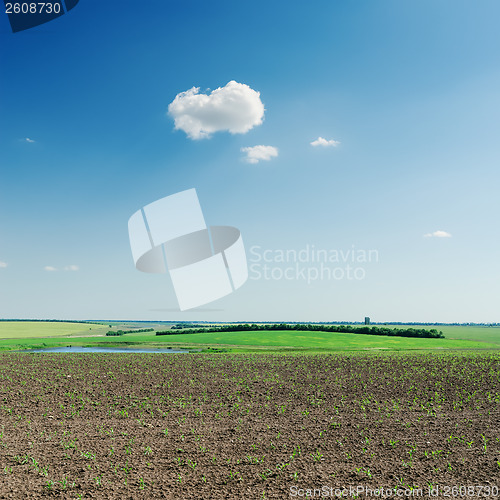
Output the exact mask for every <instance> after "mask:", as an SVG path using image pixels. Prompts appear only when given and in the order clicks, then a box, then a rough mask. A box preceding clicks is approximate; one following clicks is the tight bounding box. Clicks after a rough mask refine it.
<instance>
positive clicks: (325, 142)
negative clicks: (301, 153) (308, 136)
mask: <svg viewBox="0 0 500 500" xmlns="http://www.w3.org/2000/svg"><path fill="white" fill-rule="evenodd" d="M339 144H340V141H335V140H334V139H330V140H327V139H324V138H323V137H318V138H317V139H316V140H315V141H312V142H311V146H314V147H317V146H323V147H325V148H326V147H332V146H333V147H337V146H338V145H339Z"/></svg>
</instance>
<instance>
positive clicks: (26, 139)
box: [24, 137, 36, 143]
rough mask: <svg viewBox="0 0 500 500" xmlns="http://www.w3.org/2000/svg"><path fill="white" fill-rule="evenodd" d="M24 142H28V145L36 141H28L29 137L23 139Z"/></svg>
mask: <svg viewBox="0 0 500 500" xmlns="http://www.w3.org/2000/svg"><path fill="white" fill-rule="evenodd" d="M24 140H25V141H26V142H29V143H33V142H36V141H34V140H33V139H30V138H29V137H25V138H24Z"/></svg>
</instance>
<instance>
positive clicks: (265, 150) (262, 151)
mask: <svg viewBox="0 0 500 500" xmlns="http://www.w3.org/2000/svg"><path fill="white" fill-rule="evenodd" d="M241 152H242V153H246V154H247V155H246V157H245V161H247V162H248V163H259V161H269V160H270V159H271V158H273V157H275V156H278V148H275V147H274V146H262V145H261V146H253V147H248V148H241Z"/></svg>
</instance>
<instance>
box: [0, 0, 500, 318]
mask: <svg viewBox="0 0 500 500" xmlns="http://www.w3.org/2000/svg"><path fill="white" fill-rule="evenodd" d="M499 19H500V3H499V2H498V1H497V0H482V1H481V2H470V1H461V0H442V1H440V2H436V1H435V0H421V1H419V2H402V1H401V0H394V1H392V0H381V1H373V0H359V1H356V2H347V1H344V0H328V1H315V2H312V3H311V2H309V3H306V2H298V1H295V0H292V1H288V2H269V1H260V0H254V1H252V2H251V3H247V2H234V1H216V2H201V1H186V0H183V1H177V2H173V1H168V2H165V1H160V0H151V1H149V2H137V1H136V2H132V1H128V0H127V1H120V2H116V1H104V0H100V1H97V0H80V3H79V4H78V5H77V6H76V7H75V8H74V9H73V10H72V11H70V12H69V13H68V14H66V15H64V16H62V17H60V18H58V19H56V20H54V21H52V22H50V23H47V24H45V25H42V26H39V27H36V28H33V29H30V30H27V31H23V32H19V33H15V34H13V33H11V30H10V26H9V23H8V19H7V17H6V15H5V14H3V15H1V16H0V317H3V318H60V319H136V320H174V321H175V320H222V321H232V320H244V321H247V320H248V321H251V320H255V321H258V320H263V321H334V320H346V321H347V320H357V321H359V320H362V319H363V318H364V316H370V317H371V318H372V320H374V321H441V322H455V321H457V322H467V321H474V322H497V321H500V316H499V304H500V263H499V259H498V258H499V255H500V252H499V250H500V234H499V233H500V228H499V223H498V214H499V212H500V210H499V208H500V195H499V194H500V170H499V167H500V140H499V137H500V32H499V30H498V20H499ZM232 80H234V81H236V82H238V83H242V84H246V85H248V86H249V87H250V88H251V89H253V90H255V91H257V92H260V99H261V100H262V102H263V103H264V106H265V116H264V120H263V123H262V124H261V125H256V126H254V127H253V128H252V129H251V130H249V131H248V132H246V133H241V134H231V133H229V132H224V131H221V132H216V133H214V134H213V135H212V136H211V138H204V139H192V138H189V137H188V135H187V134H186V133H185V132H184V131H182V130H175V129H174V120H173V118H172V116H169V115H168V114H167V108H168V105H169V104H170V103H171V102H172V101H173V100H174V98H175V97H176V95H178V94H179V93H180V92H184V91H187V90H189V89H191V88H192V87H199V88H200V92H206V93H210V92H211V91H212V90H214V89H217V88H219V87H224V86H225V85H226V84H227V83H228V82H229V81H232ZM207 89H210V90H207ZM318 137H323V138H325V139H327V140H335V141H339V142H340V144H338V145H336V146H316V147H314V146H312V145H311V144H310V143H311V142H312V141H314V140H316V139H318ZM28 139H29V140H28ZM256 145H268V146H273V147H275V148H277V150H278V156H277V157H273V158H271V159H269V160H268V161H266V160H263V161H260V162H258V163H253V164H252V163H248V162H246V161H245V160H244V156H245V155H244V153H243V152H242V151H241V148H245V147H253V146H256ZM189 188H196V190H197V192H198V196H199V199H200V202H201V205H202V208H203V211H204V215H205V219H206V220H207V222H208V223H209V224H215V225H232V226H235V227H238V228H239V229H240V230H241V232H242V235H243V241H244V243H245V247H246V249H247V254H248V258H249V261H250V262H249V265H252V264H256V263H255V262H253V261H252V260H251V259H254V258H255V255H254V254H255V253H256V252H257V253H258V252H261V253H262V252H263V251H264V250H296V251H299V250H301V249H304V248H307V246H309V248H312V246H314V247H315V248H316V249H324V250H327V251H331V250H338V251H340V250H342V251H344V252H346V251H347V250H350V249H352V248H353V246H354V248H355V249H361V250H363V249H364V250H375V251H376V252H377V253H378V261H377V262H370V263H364V264H361V267H363V271H364V278H363V279H359V280H356V279H354V280H349V279H347V278H344V279H337V280H332V279H330V280H328V279H324V280H314V281H311V282H310V283H307V280H304V279H292V280H286V279H276V280H265V279H253V278H255V277H256V276H255V273H252V272H251V273H250V276H251V278H252V279H249V281H248V282H247V283H246V284H245V285H244V286H243V287H242V288H241V289H239V290H237V291H236V292H235V293H233V294H231V295H229V296H227V297H225V298H223V299H220V300H218V301H216V302H213V303H211V304H207V305H206V306H205V307H203V308H200V310H196V311H187V312H184V313H181V312H176V309H177V308H178V306H177V302H176V297H175V293H174V291H173V288H172V284H171V282H170V279H169V277H168V276H167V275H153V274H144V273H141V272H139V271H137V270H136V269H135V267H134V264H133V261H132V256H131V252H130V246H129V241H128V232H127V221H128V218H129V217H130V216H131V215H132V214H133V213H134V212H135V211H136V210H138V209H139V208H141V207H143V206H144V205H146V204H148V203H150V202H152V201H155V200H157V199H159V198H162V197H164V196H167V195H169V194H173V193H176V192H178V191H182V190H184V189H189ZM436 232H437V233H436ZM425 235H427V236H425ZM443 236H444V237H443ZM251 248H253V249H254V250H253V251H252V252H251V251H250V249H251ZM256 249H259V250H256ZM267 255H269V253H268V254H267ZM270 265H271V266H275V267H278V268H281V269H284V268H285V267H287V266H288V265H292V266H295V263H292V264H290V263H289V264H282V263H271V264H270ZM299 265H300V266H306V267H314V266H317V263H310V262H309V263H299ZM330 265H331V266H334V267H337V266H340V267H343V266H345V263H339V264H330ZM357 267H359V266H357ZM52 268H54V269H55V270H48V269H52ZM254 269H255V268H254ZM276 273H278V271H277V272H276Z"/></svg>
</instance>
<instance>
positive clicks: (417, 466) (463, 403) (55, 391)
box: [0, 353, 500, 499]
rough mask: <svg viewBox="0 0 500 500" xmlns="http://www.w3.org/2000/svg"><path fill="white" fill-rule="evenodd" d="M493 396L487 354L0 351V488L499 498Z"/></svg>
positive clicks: (5, 494) (134, 494)
mask: <svg viewBox="0 0 500 500" xmlns="http://www.w3.org/2000/svg"><path fill="white" fill-rule="evenodd" d="M499 403H500V356H499V355H496V354H495V355H494V354H484V355H467V354H454V355H450V354H443V355H435V354H430V355H387V354H363V355H352V356H351V355H339V356H334V355H279V356H278V355H266V354H255V355H250V354H249V355H247V354H235V355H228V354H211V355H207V354H180V355H176V354H24V353H5V354H1V355H0V432H1V437H0V498H15V499H20V498H40V497H55V498H102V499H107V498H111V499H114V498H117V499H118V498H120V499H129V498H130V499H135V498H175V499H184V498H193V499H197V498H210V499H222V498H224V499H225V498H228V499H233V498H248V499H254V498H255V499H262V498H301V497H307V496H308V497H309V498H313V497H316V498H320V497H325V496H327V495H326V494H328V495H329V496H332V495H333V494H334V493H335V492H334V490H335V488H337V489H338V491H337V494H338V495H339V494H340V493H341V491H340V489H341V488H347V490H346V491H345V492H344V496H347V497H348V498H353V495H351V494H350V492H349V489H348V488H349V487H353V488H358V487H359V488H364V490H359V491H358V493H359V496H360V497H365V496H368V497H370V495H369V494H368V495H367V494H366V488H368V487H370V488H372V489H373V490H376V489H377V488H384V494H382V495H381V496H384V495H385V496H387V490H389V489H392V496H393V497H395V496H396V495H401V494H402V493H401V492H404V494H405V496H406V495H409V492H410V489H411V488H421V489H422V494H421V495H420V494H419V493H418V491H417V490H414V493H413V496H425V497H428V488H429V485H432V487H433V488H435V487H436V485H437V486H438V488H439V489H438V496H439V497H443V498H446V492H448V498H453V497H461V498H464V496H465V497H469V496H489V497H497V496H498V495H499V494H500V492H499V491H498V489H495V488H499V487H500V411H499ZM453 486H456V487H458V488H460V487H461V486H462V487H465V486H468V487H469V490H465V489H463V488H462V490H451V487H453ZM323 487H325V488H326V489H323V490H320V489H321V488H323ZM481 487H482V489H481ZM329 488H333V490H330V489H329ZM394 488H396V489H397V490H396V492H394ZM446 488H450V489H449V490H447V489H446ZM308 489H310V490H311V491H309V492H308V491H307V490H308ZM314 489H316V490H317V491H314ZM415 491H417V493H415ZM453 491H455V494H453ZM434 492H435V491H434ZM457 492H458V493H457ZM464 492H465V494H461V493H464ZM487 493H489V494H487ZM495 493H496V494H495ZM372 497H375V494H373V496H372ZM379 497H380V496H379Z"/></svg>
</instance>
